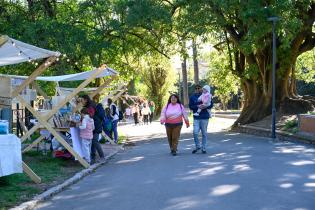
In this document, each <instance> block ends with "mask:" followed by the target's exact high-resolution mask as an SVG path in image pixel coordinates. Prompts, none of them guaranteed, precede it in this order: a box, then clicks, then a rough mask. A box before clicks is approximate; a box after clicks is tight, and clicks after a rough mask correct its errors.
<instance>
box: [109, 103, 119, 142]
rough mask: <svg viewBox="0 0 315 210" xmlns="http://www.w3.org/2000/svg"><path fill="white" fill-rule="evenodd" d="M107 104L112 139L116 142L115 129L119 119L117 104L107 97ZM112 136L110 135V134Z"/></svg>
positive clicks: (116, 132)
mask: <svg viewBox="0 0 315 210" xmlns="http://www.w3.org/2000/svg"><path fill="white" fill-rule="evenodd" d="M107 104H108V107H109V109H110V116H111V118H112V123H113V125H112V133H114V141H115V143H116V144H117V143H118V131H117V124H118V121H119V110H118V108H117V106H116V105H115V104H114V103H113V101H112V99H111V98H109V99H107ZM111 136H112V135H111Z"/></svg>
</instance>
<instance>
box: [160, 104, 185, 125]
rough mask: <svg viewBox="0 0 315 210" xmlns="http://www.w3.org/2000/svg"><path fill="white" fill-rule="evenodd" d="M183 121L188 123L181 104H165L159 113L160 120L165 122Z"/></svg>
mask: <svg viewBox="0 0 315 210" xmlns="http://www.w3.org/2000/svg"><path fill="white" fill-rule="evenodd" d="M183 118H184V121H185V123H186V125H187V124H189V120H188V116H187V113H186V111H185V108H184V106H183V105H181V104H178V103H177V104H175V105H173V104H171V103H170V104H169V105H168V106H167V105H166V106H165V107H164V108H163V110H162V113H161V117H160V122H161V123H165V124H180V123H183Z"/></svg>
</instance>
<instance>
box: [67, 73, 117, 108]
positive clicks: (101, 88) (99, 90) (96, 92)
mask: <svg viewBox="0 0 315 210" xmlns="http://www.w3.org/2000/svg"><path fill="white" fill-rule="evenodd" d="M115 77H116V75H113V76H112V77H111V78H109V79H106V80H105V81H104V83H103V84H102V85H101V86H99V87H98V88H97V89H96V90H95V91H93V92H92V93H91V94H89V97H90V98H91V99H92V98H93V97H94V96H96V95H97V94H98V93H100V92H101V91H102V90H103V89H104V88H105V87H106V86H108V84H109V83H110V82H111V81H112V80H113V79H115ZM82 106H83V105H82V104H81V103H80V104H78V105H77V106H76V107H75V108H74V109H73V110H72V112H73V113H74V112H76V111H78V110H79V109H80V108H81V107H82Z"/></svg>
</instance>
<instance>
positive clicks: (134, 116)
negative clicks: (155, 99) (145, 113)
mask: <svg viewBox="0 0 315 210" xmlns="http://www.w3.org/2000/svg"><path fill="white" fill-rule="evenodd" d="M133 119H134V121H135V124H136V125H137V124H138V123H139V119H138V112H136V113H134V114H133Z"/></svg>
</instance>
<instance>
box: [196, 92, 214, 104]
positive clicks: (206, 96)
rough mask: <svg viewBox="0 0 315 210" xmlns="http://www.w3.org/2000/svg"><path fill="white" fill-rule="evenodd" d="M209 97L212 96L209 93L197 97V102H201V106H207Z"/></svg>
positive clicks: (209, 100) (209, 101)
mask: <svg viewBox="0 0 315 210" xmlns="http://www.w3.org/2000/svg"><path fill="white" fill-rule="evenodd" d="M211 97H212V95H211V94H210V93H208V92H207V93H202V94H201V96H199V98H198V101H201V102H202V104H203V105H205V106H209V105H210V103H211Z"/></svg>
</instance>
